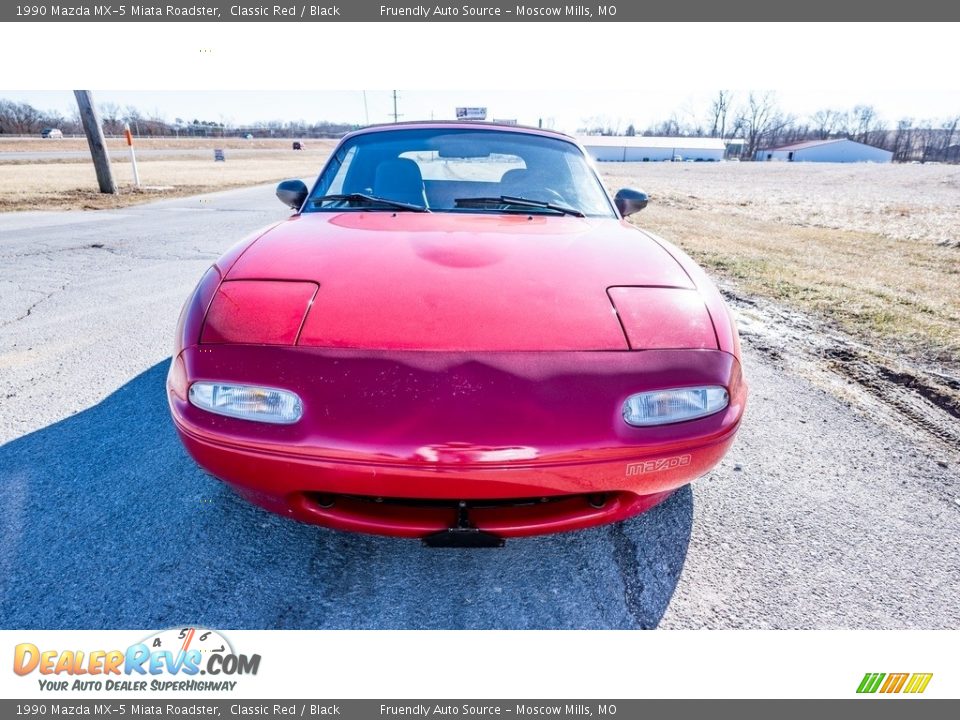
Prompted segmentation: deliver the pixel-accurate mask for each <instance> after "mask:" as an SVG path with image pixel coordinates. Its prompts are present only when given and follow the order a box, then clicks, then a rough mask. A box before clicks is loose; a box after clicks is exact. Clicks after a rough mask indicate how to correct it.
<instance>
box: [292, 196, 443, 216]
mask: <svg viewBox="0 0 960 720" xmlns="http://www.w3.org/2000/svg"><path fill="white" fill-rule="evenodd" d="M337 200H340V201H345V202H361V203H367V204H368V205H383V206H386V207H390V208H394V209H396V210H409V211H411V212H430V208H428V207H426V206H425V205H415V204H414V203H405V202H401V201H400V200H391V199H390V198H382V197H377V196H376V195H367V194H366V193H346V194H343V195H322V196H320V197H316V198H311V200H310V203H311V204H312V205H314V206H316V205H319V204H320V203H324V202H336V201H337Z"/></svg>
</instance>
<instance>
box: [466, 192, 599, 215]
mask: <svg viewBox="0 0 960 720" xmlns="http://www.w3.org/2000/svg"><path fill="white" fill-rule="evenodd" d="M453 202H454V203H456V204H457V206H458V207H470V206H471V205H515V206H518V207H527V208H544V209H546V210H553V211H554V212H558V213H563V214H564V215H573V216H574V217H586V215H584V214H583V213H582V212H580V211H579V210H577V209H575V208H572V207H567V206H566V205H557V204H555V203H550V202H545V201H543V200H530V199H529V198H521V197H514V196H513V195H501V196H500V197H466V198H457V199H456V200H454V201H453Z"/></svg>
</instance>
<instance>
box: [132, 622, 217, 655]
mask: <svg viewBox="0 0 960 720" xmlns="http://www.w3.org/2000/svg"><path fill="white" fill-rule="evenodd" d="M143 642H144V644H145V645H146V646H147V647H149V648H150V650H151V651H157V650H166V651H168V652H171V653H173V654H174V655H177V654H178V653H180V652H183V653H186V652H189V651H190V650H198V651H199V652H201V653H202V654H203V656H208V655H210V654H212V653H227V654H230V655H233V654H234V652H233V646H232V645H231V644H230V641H229V640H227V638H225V637H224V636H223V635H221V634H220V633H219V632H217V631H216V630H210V629H209V628H204V627H176V628H169V629H168V630H161V631H160V632H158V633H155V634H153V635H151V636H150V637H147V638H144V640H143Z"/></svg>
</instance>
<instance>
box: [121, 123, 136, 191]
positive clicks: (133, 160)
mask: <svg viewBox="0 0 960 720" xmlns="http://www.w3.org/2000/svg"><path fill="white" fill-rule="evenodd" d="M123 136H124V137H125V138H126V139H127V147H129V148H130V163H131V164H132V165H133V184H134V185H136V186H137V187H138V188H139V187H140V171H139V170H138V169H137V155H136V153H135V152H134V151H133V135H131V134H130V123H124V124H123Z"/></svg>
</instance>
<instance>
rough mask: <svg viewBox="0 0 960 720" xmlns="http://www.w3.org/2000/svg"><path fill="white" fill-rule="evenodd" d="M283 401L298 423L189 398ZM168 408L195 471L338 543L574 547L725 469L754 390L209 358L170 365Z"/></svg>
mask: <svg viewBox="0 0 960 720" xmlns="http://www.w3.org/2000/svg"><path fill="white" fill-rule="evenodd" d="M197 380H219V381H227V382H236V383H246V384H263V385H271V386H274V387H283V388H286V389H289V390H292V391H293V392H296V393H297V394H298V395H299V396H300V397H301V398H302V400H303V404H304V416H303V418H302V419H301V421H300V422H298V423H296V424H294V425H289V426H280V425H265V424H262V423H255V422H251V421H246V420H238V419H234V418H227V417H222V416H219V415H212V414H210V413H207V412H205V411H203V410H200V409H198V408H196V407H193V406H192V405H190V404H189V403H188V402H187V400H186V392H187V388H188V387H189V384H190V383H192V382H194V381H197ZM711 384H713V385H723V386H724V387H727V388H728V391H729V392H730V405H729V406H728V407H727V408H726V409H725V410H724V411H722V412H720V413H717V414H716V415H712V416H710V417H707V418H702V419H700V420H693V421H688V422H685V423H678V424H675V425H667V426H661V427H653V428H633V427H630V426H628V425H626V424H625V423H624V422H623V420H622V418H621V416H620V413H621V407H622V404H623V401H624V399H625V398H626V397H627V396H628V395H630V394H632V393H636V392H642V391H645V390H653V389H658V388H666V387H680V386H690V385H711ZM167 386H168V397H169V401H170V407H171V412H172V415H173V419H174V423H175V425H176V427H177V430H178V432H179V434H180V436H181V438H182V439H183V442H184V445H185V446H186V448H187V450H188V451H189V452H190V454H191V455H192V456H193V457H194V458H195V459H196V461H197V462H198V463H199V464H200V465H201V466H202V467H203V468H204V469H206V470H207V471H208V472H210V473H211V474H212V475H214V476H216V477H218V478H220V479H222V480H224V481H226V482H228V483H230V484H231V485H233V486H234V487H235V488H236V489H238V490H239V491H240V492H241V493H242V494H243V495H244V496H246V497H247V498H249V499H250V500H252V501H254V502H256V503H258V504H259V505H262V506H264V507H266V508H268V509H270V510H273V511H275V512H279V513H282V514H284V515H288V516H291V517H294V518H296V519H298V520H302V521H305V522H312V523H317V524H321V525H326V526H328V527H334V528H338V529H342V530H351V531H360V532H371V533H381V534H389V535H400V536H408V537H422V536H425V535H428V534H430V533H433V532H437V531H439V530H443V529H445V528H447V527H450V526H451V525H452V524H453V523H454V522H455V521H456V519H457V517H458V513H459V512H460V510H458V508H462V507H463V506H464V505H465V504H466V505H468V506H469V520H470V523H471V524H472V526H474V527H477V528H480V529H483V530H487V531H489V532H492V533H495V534H497V535H500V536H503V537H509V536H518V535H533V534H539V533H545V532H556V531H560V530H572V529H577V528H583V527H588V526H591V525H597V524H601V523H606V522H613V521H617V520H622V519H624V518H627V517H630V516H632V515H635V514H637V513H638V512H642V511H644V510H647V509H649V508H650V507H652V506H653V505H655V504H657V503H658V502H660V501H662V500H663V499H665V498H666V497H668V496H669V494H670V493H671V492H673V490H675V489H676V488H678V487H681V486H682V485H685V484H687V483H689V482H690V481H691V480H693V479H695V478H697V477H699V476H701V475H703V474H704V473H706V472H707V471H709V470H710V468H712V467H713V466H714V465H715V464H716V463H717V462H718V461H719V460H720V458H722V457H723V455H724V453H725V452H726V451H727V449H728V447H729V446H730V444H731V443H732V442H733V438H734V435H735V434H736V431H737V428H738V426H739V423H740V418H741V416H742V413H743V409H744V405H745V402H746V386H745V384H744V382H743V380H742V377H741V370H740V366H739V363H738V362H737V360H736V359H735V358H734V357H733V356H732V355H730V354H728V353H724V352H720V351H715V350H681V351H676V350H669V351H667V350H657V351H642V352H577V353H525V352H513V353H482V354H481V353H476V354H471V355H465V354H463V353H447V352H388V351H384V352H357V351H351V350H337V349H313V348H298V347H268V346H245V345H201V346H193V347H189V348H187V349H186V350H184V351H183V352H182V353H181V354H180V355H179V356H178V357H176V358H174V360H173V363H172V364H171V371H170V374H169V377H168V384H167Z"/></svg>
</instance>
